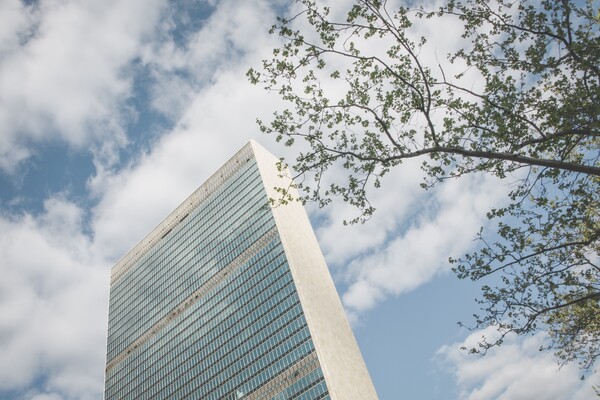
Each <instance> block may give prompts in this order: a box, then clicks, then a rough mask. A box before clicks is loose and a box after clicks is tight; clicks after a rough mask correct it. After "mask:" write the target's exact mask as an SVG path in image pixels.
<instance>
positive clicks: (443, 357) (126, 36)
mask: <svg viewBox="0 0 600 400" xmlns="http://www.w3.org/2000/svg"><path fill="white" fill-rule="evenodd" d="M328 3H330V4H331V5H333V6H335V7H334V8H335V9H336V10H340V9H342V8H343V7H346V6H347V5H348V4H349V3H348V2H347V1H346V2H344V1H342V0H330V1H328ZM392 3H393V2H390V4H391V5H392V6H393V4H392ZM288 7H290V3H289V2H286V1H284V0H272V1H269V0H244V1H240V0H221V1H219V0H188V1H167V0H120V1H116V0H103V1H94V0H89V1H85V0H79V1H73V0H39V1H35V0H29V1H21V0H0V398H1V399H36V400H55V399H100V398H102V391H103V384H104V382H103V373H104V363H105V346H106V331H107V315H108V290H109V274H110V268H111V267H112V265H114V263H115V262H116V261H117V260H118V259H119V258H120V257H121V256H123V255H124V254H125V253H126V252H127V251H128V250H129V249H131V248H132V247H133V246H134V245H135V244H136V243H137V242H138V241H139V240H141V239H142V238H143V237H144V236H145V235H146V234H147V233H148V232H149V231H150V230H151V229H152V228H154V227H155V226H156V225H157V224H158V223H159V222H160V221H161V220H162V219H163V218H164V217H166V216H167V215H168V214H169V213H170V211H172V210H173V209H174V208H175V207H176V206H177V205H178V204H179V203H181V202H182V201H183V200H184V199H185V198H186V197H187V196H188V195H189V194H190V193H191V192H193V191H194V189H195V188H197V187H198V186H199V185H200V184H201V183H202V182H203V181H204V180H205V179H207V178H208V177H209V176H210V175H211V174H212V172H214V171H215V170H216V169H217V168H218V167H219V166H220V165H221V164H223V163H224V162H225V161H226V160H227V159H228V158H229V157H230V156H232V155H233V154H234V153H235V152H236V151H237V150H238V149H239V148H241V147H242V146H243V145H244V144H245V143H246V142H247V141H248V140H249V139H255V140H257V141H258V142H260V143H261V144H262V145H263V146H265V147H266V148H268V149H269V150H270V151H271V152H273V153H274V154H277V155H280V156H286V157H288V158H290V159H291V158H293V154H294V153H293V149H289V148H285V147H283V146H282V145H280V144H277V143H276V142H275V140H274V138H272V137H269V136H266V135H262V134H261V133H260V132H259V129H258V126H257V125H256V122H255V121H256V118H261V119H263V120H268V119H269V116H270V115H272V113H273V111H275V110H277V109H281V107H282V103H281V100H280V99H279V98H278V97H277V96H276V95H274V94H272V93H269V92H267V91H265V90H263V89H261V88H260V87H257V86H252V85H250V84H249V83H248V81H247V78H246V76H245V73H246V71H247V70H248V69H249V68H250V67H254V68H256V67H259V66H260V63H261V60H262V59H265V58H267V57H269V55H270V54H271V51H272V49H273V47H275V46H277V45H278V44H280V42H279V41H278V40H279V39H278V38H277V37H273V36H271V35H269V34H268V30H269V28H270V26H271V25H272V24H273V23H274V21H275V18H276V16H277V15H278V14H282V13H286V12H289V9H288ZM291 7H293V5H292V6H291ZM424 32H425V33H426V34H427V35H428V37H429V38H430V43H433V44H434V46H435V49H437V50H435V51H441V50H439V49H443V48H446V47H448V46H450V47H452V46H453V45H454V44H455V43H454V42H455V41H456V40H460V28H459V27H457V26H453V25H452V24H450V23H449V24H448V26H444V27H441V26H438V27H436V29H431V28H430V30H429V31H424ZM432 54H433V53H432ZM425 56H427V55H425ZM431 56H432V57H433V56H434V55H431ZM421 179H422V177H421V175H420V169H419V165H418V163H417V162H414V163H405V164H403V165H402V166H401V167H400V168H397V169H396V170H394V171H393V172H392V173H390V174H389V175H388V176H386V178H385V180H384V182H383V183H382V189H381V190H379V191H377V192H375V193H374V194H373V198H372V201H373V204H374V205H375V206H376V207H377V212H376V214H375V215H374V216H373V218H372V219H371V220H370V221H368V222H367V223H366V224H361V225H353V226H345V225H343V224H342V221H343V219H344V218H348V217H351V216H352V215H353V212H354V210H352V209H351V208H349V207H348V206H346V205H344V204H340V203H336V204H334V206H331V207H327V208H324V209H318V208H317V207H315V206H314V205H310V204H309V205H308V206H307V210H308V212H309V215H310V218H311V221H312V223H313V226H314V228H315V230H316V233H317V237H318V239H319V242H320V244H321V247H322V250H323V253H324V255H325V257H326V260H327V262H328V265H329V267H330V270H331V272H332V275H333V277H334V280H335V282H336V285H337V288H338V291H339V293H340V297H341V298H342V301H343V304H344V306H345V309H346V311H347V314H348V316H349V318H350V320H351V322H352V325H353V329H354V333H355V336H356V338H357V341H358V343H359V346H360V348H361V350H362V353H363V356H364V358H365V361H366V364H367V367H368V369H369V371H370V374H371V376H372V379H373V382H374V384H375V387H376V389H377V391H378V394H379V396H380V398H381V399H384V400H387V399H390V400H394V399H403V398H406V399H470V400H475V399H505V400H512V399H534V398H544V399H567V398H569V399H589V398H591V397H592V396H593V394H594V391H593V386H594V385H600V379H599V378H598V376H594V375H592V376H591V377H588V378H586V379H585V380H581V379H580V378H579V377H580V375H581V372H580V371H579V370H578V368H577V366H575V365H567V366H564V367H562V368H559V367H558V365H557V364H556V361H555V360H554V358H553V357H552V355H551V354H548V353H542V352H539V351H538V348H539V347H540V345H541V344H542V343H544V341H545V340H546V336H545V334H544V333H543V332H540V333H537V334H535V335H532V336H529V337H526V338H516V337H509V338H507V340H506V342H505V343H504V345H503V346H502V347H500V348H498V349H493V350H492V351H491V352H490V353H489V354H487V355H486V356H485V357H479V356H472V355H468V354H465V353H464V352H463V351H461V350H460V347H462V346H467V347H468V346H470V345H471V344H473V343H475V342H476V341H477V340H478V338H480V337H481V336H482V335H486V336H488V337H493V335H494V332H493V331H491V330H486V331H469V330H466V329H464V328H460V327H459V326H458V325H457V322H458V321H465V322H469V321H470V320H469V318H471V315H472V314H473V313H475V312H477V306H476V304H475V301H474V299H475V298H476V297H477V295H478V287H477V284H474V283H472V282H463V281H459V280H458V279H457V278H456V277H455V276H454V275H453V274H452V272H451V271H450V267H449V265H448V262H447V260H448V257H450V256H455V257H456V256H460V255H461V254H463V253H464V252H466V251H468V250H469V249H470V248H471V247H472V246H473V238H474V236H475V234H476V232H477V231H478V229H479V227H480V226H481V225H483V224H485V220H484V219H485V212H486V211H487V210H488V209H489V208H490V206H491V205H493V204H497V203H498V202H501V201H502V199H503V196H504V195H505V194H506V190H507V188H506V187H505V186H503V185H502V184H500V183H499V182H498V181H494V180H493V179H491V178H489V177H485V176H469V177H466V178H464V179H461V180H460V181H450V182H447V183H445V184H443V185H441V186H439V187H437V188H435V189H433V190H428V191H424V190H422V189H420V188H419V183H420V182H421Z"/></svg>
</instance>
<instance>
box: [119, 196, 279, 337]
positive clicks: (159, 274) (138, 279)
mask: <svg viewBox="0 0 600 400" xmlns="http://www.w3.org/2000/svg"><path fill="white" fill-rule="evenodd" d="M259 192H260V191H259ZM259 197H261V199H260V200H259V201H254V203H257V204H255V207H256V208H257V209H258V208H260V204H262V203H263V198H264V197H265V195H264V193H260V196H259ZM238 203H240V202H239V201H238ZM246 204H247V203H246ZM245 212H246V213H247V210H245ZM263 214H264V212H263ZM235 217H237V219H238V220H240V219H241V216H235ZM267 217H269V216H268V215H267ZM190 220H191V219H190ZM190 222H192V221H190ZM196 222H197V221H196ZM212 222H213V223H212V225H213V227H218V226H222V225H221V224H217V223H214V222H215V221H212ZM225 222H226V223H225V224H224V225H227V224H229V223H231V221H225ZM244 222H245V221H244ZM249 222H252V221H249ZM254 222H257V221H254ZM260 223H265V221H260ZM209 228H210V227H206V226H195V225H190V226H188V227H187V229H185V230H184V231H183V232H191V233H192V234H194V235H195V236H196V239H195V240H187V241H186V240H179V241H178V242H177V243H179V244H177V245H175V244H174V246H182V245H185V246H186V247H187V248H188V251H187V252H185V253H187V254H189V255H190V256H192V255H193V256H194V257H195V260H194V263H195V264H196V265H198V263H200V265H205V264H207V261H208V260H206V258H207V257H204V258H205V259H204V260H202V258H201V256H203V255H204V254H205V253H207V252H209V251H211V252H212V253H213V254H209V255H210V256H212V258H214V256H215V254H214V247H215V246H216V247H217V249H220V248H221V247H222V246H223V245H222V244H220V243H212V246H211V243H204V242H206V240H203V239H205V238H206V237H207V236H208V237H212V238H215V237H221V236H222V233H219V232H215V231H211V230H210V229H209ZM199 233H200V234H199ZM213 240H214V239H213ZM200 245H202V246H200ZM156 247H161V252H159V253H155V255H157V257H159V258H158V265H157V260H156V259H147V260H145V262H144V263H142V264H140V265H139V267H137V268H139V271H136V273H135V274H133V275H128V276H127V277H125V278H124V279H123V280H121V281H119V282H117V283H115V284H114V285H113V287H112V288H111V310H110V315H109V325H110V330H111V332H109V336H110V334H111V333H112V330H113V329H114V327H117V325H118V321H117V320H116V318H115V315H116V314H117V315H118V314H119V309H121V310H125V311H126V312H127V313H129V312H135V311H136V303H135V302H132V301H127V299H124V298H122V297H124V296H126V297H127V298H131V297H134V298H135V299H137V301H138V302H139V301H140V300H141V299H143V298H145V296H140V294H142V293H143V294H144V295H147V294H148V293H147V292H148V289H152V290H153V291H154V290H160V291H161V293H164V292H165V290H164V289H165V287H164V282H161V278H165V277H173V276H175V277H177V276H178V275H179V274H177V273H173V272H174V271H172V270H170V269H172V268H173V267H176V268H177V269H178V271H179V272H180V273H181V272H183V273H185V272H186V271H187V272H188V273H189V271H190V270H191V271H192V272H194V269H191V268H189V265H187V263H186V261H187V260H185V259H182V255H183V256H185V255H186V254H185V253H184V254H181V253H182V252H181V250H183V249H178V248H176V247H173V246H171V247H167V248H162V246H159V245H157V246H156ZM193 250H195V251H193ZM221 250H222V249H221ZM199 256H200V257H199ZM169 267H171V268H169ZM146 269H150V270H149V271H145V270H146ZM130 272H131V271H130ZM130 276H131V277H132V278H131V279H129V277H130ZM171 279H173V278H171ZM119 287H120V288H127V291H123V290H121V291H119ZM136 289H138V290H136ZM124 293H125V294H124ZM125 304H127V305H128V307H126V308H123V307H122V306H123V305H125ZM118 305H121V307H119V306H118Z"/></svg>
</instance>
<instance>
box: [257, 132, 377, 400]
mask: <svg viewBox="0 0 600 400" xmlns="http://www.w3.org/2000/svg"><path fill="white" fill-rule="evenodd" d="M251 144H252V148H253V150H254V154H255V157H256V160H257V163H258V167H259V170H260V173H261V176H262V179H263V182H264V184H265V187H266V189H267V193H268V195H269V197H270V198H273V199H277V198H278V197H279V196H281V194H280V193H278V192H277V191H276V190H275V188H276V187H287V186H288V185H289V183H290V179H289V178H283V177H280V176H278V175H279V173H278V171H277V168H276V167H275V164H276V163H277V161H278V159H277V158H276V157H275V156H273V155H272V154H271V153H269V152H268V151H267V150H265V149H264V148H263V147H262V146H260V145H259V144H258V143H256V142H254V141H251ZM292 195H294V196H297V192H296V191H295V190H293V191H292ZM272 209H273V214H274V216H275V222H276V224H277V229H278V231H279V235H280V237H281V242H282V244H283V248H284V251H285V253H286V256H287V259H288V262H289V265H290V269H291V272H292V276H293V279H294V283H295V284H296V287H297V289H298V295H299V297H300V302H301V304H302V308H303V310H304V314H305V316H306V321H307V323H308V328H309V331H310V333H311V336H312V339H313V343H314V345H315V349H316V352H317V357H318V359H319V362H320V364H321V367H322V369H323V374H324V376H325V381H326V382H327V387H328V389H329V393H330V395H331V398H332V400H371V399H377V393H376V392H375V387H374V386H373V383H372V382H371V378H370V376H369V372H368V371H367V368H366V366H365V363H364V360H363V358H362V355H361V353H360V349H359V348H358V345H357V343H356V340H355V338H354V335H353V334H352V330H351V328H350V324H349V323H348V320H347V318H346V314H345V313H344V309H343V307H342V303H341V301H340V298H339V295H338V293H337V291H336V289H335V285H334V284H333V280H332V278H331V274H330V273H329V270H328V268H327V265H326V264H325V259H324V257H323V254H322V252H321V249H320V247H319V244H318V243H317V239H316V237H315V234H314V231H313V229H312V226H311V225H310V221H309V219H308V216H307V215H306V211H305V210H304V207H303V206H302V204H301V203H299V202H290V203H288V204H287V205H279V206H277V205H275V206H274V207H273V208H272Z"/></svg>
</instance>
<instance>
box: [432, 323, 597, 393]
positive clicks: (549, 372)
mask: <svg viewBox="0 0 600 400" xmlns="http://www.w3.org/2000/svg"><path fill="white" fill-rule="evenodd" d="M496 334H497V333H496V332H495V331H494V329H493V328H488V329H486V330H483V331H477V332H473V333H472V334H471V335H469V336H468V337H467V338H466V339H465V340H464V341H463V342H461V343H454V344H451V345H447V346H443V347H442V348H440V349H439V351H438V357H439V358H440V360H442V361H443V362H444V363H446V365H447V366H449V367H451V369H452V370H453V371H454V372H453V373H454V375H455V377H456V381H457V383H458V386H459V390H460V398H461V399H465V400H486V399H498V400H520V399H522V400H526V399H556V400H559V399H567V398H568V399H572V400H585V399H591V398H594V397H595V396H596V394H595V391H594V386H598V385H600V378H599V377H598V375H597V374H596V375H591V376H589V377H588V378H587V379H584V380H581V379H580V375H581V371H579V369H578V368H577V366H576V365H574V364H568V365H565V366H563V367H562V368H560V367H559V365H558V364H557V363H556V360H555V359H554V357H553V356H552V354H549V353H547V352H540V351H539V348H540V346H541V345H543V344H544V341H545V335H544V334H543V333H538V334H536V335H534V336H530V337H523V338H517V337H515V336H508V337H507V338H506V340H505V342H504V343H503V344H502V347H501V348H494V349H492V350H491V351H490V352H489V353H488V354H487V355H485V356H484V357H481V356H475V355H469V354H467V352H466V351H464V350H461V349H460V348H461V347H463V346H464V347H466V348H472V347H474V346H476V345H477V342H478V341H479V340H480V339H481V337H482V335H484V336H486V337H487V338H490V339H491V338H492V337H494V335H496Z"/></svg>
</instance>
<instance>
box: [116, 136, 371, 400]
mask: <svg viewBox="0 0 600 400" xmlns="http://www.w3.org/2000/svg"><path fill="white" fill-rule="evenodd" d="M276 162H277V159H276V158H275V157H274V156H273V155H271V154H270V153H268V152H267V151H266V150H265V149H263V148H262V147H260V146H259V145H257V144H256V143H255V142H250V143H248V144H247V145H246V146H244V147H243V148H242V149H241V150H240V151H239V152H238V153H237V154H235V155H234V156H233V157H232V158H231V159H230V160H229V161H227V162H226V163H225V165H223V166H222V167H221V168H220V169H219V170H218V171H217V172H216V173H215V174H213V175H212V176H211V177H210V178H209V179H208V180H207V181H206V182H205V183H204V184H203V185H202V186H200V187H199V188H198V189H197V190H196V191H195V192H194V193H193V194H192V195H191V196H190V197H189V198H188V199H186V200H185V201H184V202H183V203H182V204H181V205H180V206H179V207H177V209H176V210H175V211H173V212H172V213H171V214H170V215H169V216H168V217H167V218H166V219H165V220H164V221H163V222H162V223H161V224H160V225H158V226H157V227H156V228H155V229H154V230H153V231H152V232H151V233H150V234H149V235H148V236H147V237H146V238H145V239H143V240H142V241H141V242H140V243H139V244H138V245H137V246H135V248H134V249H133V250H131V251H130V252H129V253H128V254H127V255H125V257H123V258H122V259H121V260H120V261H119V262H118V263H117V264H116V265H115V266H114V267H113V269H112V272H111V287H110V307H109V326H108V343H107V361H106V380H105V398H106V399H107V400H112V399H133V398H135V399H143V398H146V399H184V398H190V399H236V400H237V399H244V400H251V399H252V400H254V399H333V400H353V399H356V400H369V399H376V398H377V394H376V393H375V389H374V387H373V384H372V383H371V380H370V377H369V374H368V372H367V369H366V367H365V364H364V361H363V359H362V356H361V354H360V350H359V349H358V346H357V344H356V341H355V339H354V336H353V335H352V331H351V329H350V326H349V324H348V321H347V320H346V317H345V315H344V311H343V308H342V305H341V302H340V300H339V297H338V295H337V292H336V290H335V287H334V285H333V281H332V279H331V276H330V275H329V272H328V270H327V266H326V265H325V261H324V258H323V255H322V254H321V251H320V249H319V247H318V244H317V241H316V238H315V235H314V233H313V230H312V228H311V226H310V222H309V220H308V218H307V216H306V213H305V211H304V208H303V207H302V206H301V205H300V204H299V203H297V202H290V203H289V204H287V205H280V206H269V205H268V199H269V198H277V196H278V193H277V192H276V191H275V187H287V186H288V185H289V183H290V182H291V181H290V180H289V178H284V177H281V176H280V173H279V172H278V170H277V167H276Z"/></svg>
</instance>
